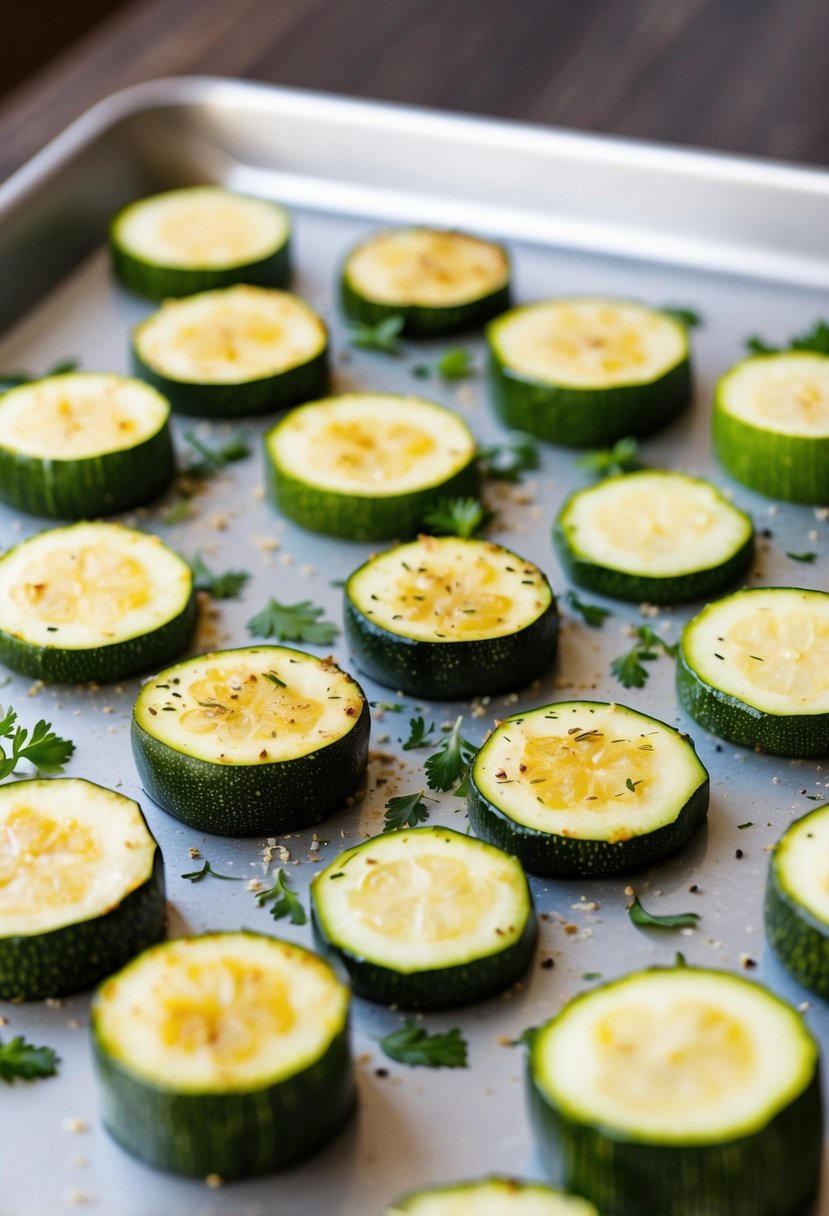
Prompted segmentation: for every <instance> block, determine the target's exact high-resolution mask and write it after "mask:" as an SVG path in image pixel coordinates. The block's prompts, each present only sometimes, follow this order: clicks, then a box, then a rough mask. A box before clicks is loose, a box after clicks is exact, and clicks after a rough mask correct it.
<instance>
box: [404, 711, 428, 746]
mask: <svg viewBox="0 0 829 1216" xmlns="http://www.w3.org/2000/svg"><path fill="white" fill-rule="evenodd" d="M434 729H435V724H434V722H430V723H429V725H428V726H427V725H426V719H425V718H420V717H418V718H410V719H409V737H408V739H407V740H406V742H405V743H404V744H403V751H404V752H411V751H414V749H415V748H418V747H431V746H432V744H433V743H434V742H435V741H434V739H432V738H431V732H432V731H433V730H434Z"/></svg>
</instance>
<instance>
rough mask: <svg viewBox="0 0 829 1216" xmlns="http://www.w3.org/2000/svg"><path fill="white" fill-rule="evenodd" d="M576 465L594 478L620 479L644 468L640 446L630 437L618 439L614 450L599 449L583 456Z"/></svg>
mask: <svg viewBox="0 0 829 1216" xmlns="http://www.w3.org/2000/svg"><path fill="white" fill-rule="evenodd" d="M576 464H577V465H578V466H579V468H580V469H584V470H585V471H586V472H588V473H592V474H593V476H594V477H620V476H621V475H622V474H623V473H635V472H636V470H637V469H641V468H642V462H641V461H640V459H639V444H638V443H637V441H636V440H635V439H634V438H633V437H632V436H630V435H628V436H626V438H624V439H617V440H616V442H615V443H614V445H613V447H612V448H598V449H597V450H596V451H594V452H587V453H586V454H585V455H584V456H581V457H580V458H579V459H578V460H577V461H576Z"/></svg>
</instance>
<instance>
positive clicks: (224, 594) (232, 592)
mask: <svg viewBox="0 0 829 1216" xmlns="http://www.w3.org/2000/svg"><path fill="white" fill-rule="evenodd" d="M190 569H191V570H192V571H193V586H194V587H195V589H196V591H204V592H206V593H207V595H210V596H212V597H213V599H215V600H235V599H237V598H238V597H239V596H240V595H241V593H242V591H243V590H244V588H245V585H246V583H247V582H248V579H249V578H250V574H249V572H248V571H247V570H223V571H222V573H221V574H217V573H215V571H213V570H211V569H210V567H209V566H208V565H207V563H206V562H205V560H204V558H203V557H202V555H201V551H197V552H196V554H195V556H194V558H193V560H192V561H191V562H190Z"/></svg>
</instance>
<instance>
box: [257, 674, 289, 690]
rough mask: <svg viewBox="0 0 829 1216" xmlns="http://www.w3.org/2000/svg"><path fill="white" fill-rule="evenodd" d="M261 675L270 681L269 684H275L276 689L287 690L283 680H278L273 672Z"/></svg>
mask: <svg viewBox="0 0 829 1216" xmlns="http://www.w3.org/2000/svg"><path fill="white" fill-rule="evenodd" d="M262 675H263V676H264V677H265V679H266V680H270V682H271V684H275V685H276V687H277V688H287V687H288V685H287V684H286V683H285V681H284V680H280V678H279V676H278V675H277V674H276V672H275V671H263V672H262Z"/></svg>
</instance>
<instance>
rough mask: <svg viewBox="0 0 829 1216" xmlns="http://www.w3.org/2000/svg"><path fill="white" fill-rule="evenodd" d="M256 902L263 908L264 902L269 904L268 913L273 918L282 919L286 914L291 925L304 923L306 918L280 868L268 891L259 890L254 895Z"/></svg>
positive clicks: (296, 896)
mask: <svg viewBox="0 0 829 1216" xmlns="http://www.w3.org/2000/svg"><path fill="white" fill-rule="evenodd" d="M256 902H257V903H258V904H259V907H260V908H264V906H265V904H271V909H270V913H271V916H272V917H273V918H274V920H282V919H283V918H284V917H286V916H287V918H288V919H289V920H290V922H291V924H292V925H304V924H305V922H306V921H307V919H308V917H307V916H306V914H305V909H304V908H303V906H302V904H301V903H300V902H299V896H298V895H297V893H296V891H294V890H292V888H291V887H290V886H289V885H288V879H287V878H286V877H285V871H284V870H283V869H281V868H280V869H279V870H277V871H276V882H275V883H274V885H273V886H272V887H271V888H270V890H268V891H260V892H259V894H258V895H257V896H256Z"/></svg>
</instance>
